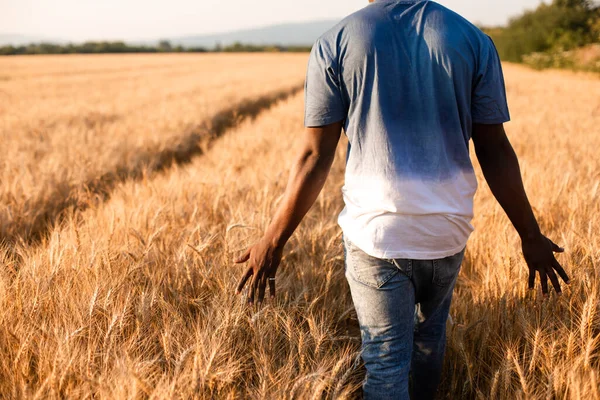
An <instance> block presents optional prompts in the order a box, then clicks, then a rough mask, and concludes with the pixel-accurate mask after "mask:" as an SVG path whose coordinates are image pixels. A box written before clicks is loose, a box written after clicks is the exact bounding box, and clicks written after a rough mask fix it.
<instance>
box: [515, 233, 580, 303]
mask: <svg viewBox="0 0 600 400" xmlns="http://www.w3.org/2000/svg"><path fill="white" fill-rule="evenodd" d="M521 247H522V249H523V256H524V257H525V262H526V263H527V266H528V267H529V289H533V288H534V287H535V274H536V272H537V273H538V274H539V275H540V282H541V284H542V293H543V294H544V296H547V295H548V278H550V282H552V286H554V289H555V290H556V293H558V294H561V293H562V290H561V288H560V282H559V280H558V277H557V276H556V274H557V273H558V276H560V277H561V279H562V280H563V281H564V282H565V283H566V284H569V282H570V280H569V276H568V275H567V273H566V272H565V270H564V269H563V267H562V266H561V265H560V264H559V263H558V261H557V260H556V258H555V257H554V253H562V252H564V251H565V250H564V249H563V248H562V247H560V246H558V245H557V244H556V243H554V242H553V241H552V240H550V239H548V238H547V237H546V236H544V235H542V234H539V236H536V237H534V238H532V239H523V241H522V243H521Z"/></svg>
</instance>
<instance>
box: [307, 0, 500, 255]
mask: <svg viewBox="0 0 600 400" xmlns="http://www.w3.org/2000/svg"><path fill="white" fill-rule="evenodd" d="M305 91H306V93H305V94H306V110H305V125H306V126H309V127H310V126H323V125H328V124H331V123H334V122H339V121H342V120H345V126H344V128H345V132H346V135H347V136H348V140H349V145H348V160H347V166H346V181H345V186H344V188H343V196H344V202H345V208H344V210H343V211H342V213H341V214H340V216H339V220H338V221H339V224H340V226H341V227H342V230H343V231H344V234H345V235H346V236H347V237H348V239H349V240H350V241H351V242H353V243H354V244H355V245H356V246H358V247H359V248H361V249H362V250H363V251H364V252H366V253H368V254H370V255H372V256H374V257H379V258H412V259H436V258H443V257H447V256H450V255H453V254H456V253H458V252H459V251H461V250H462V249H463V248H464V247H465V245H466V243H467V239H468V237H469V235H470V234H471V232H472V231H473V227H472V225H471V219H472V217H473V195H474V194H475V191H476V189H477V180H476V178H475V174H474V171H473V166H472V164H471V159H470V157H469V141H470V139H471V132H472V124H473V123H479V124H499V123H504V122H506V121H508V120H509V119H510V117H509V112H508V106H507V103H506V93H505V88H504V78H503V74H502V67H501V65H500V60H499V57H498V53H497V51H496V48H495V46H494V44H493V42H492V40H491V39H490V38H489V37H488V36H486V35H485V34H484V33H483V32H481V31H480V30H479V29H478V28H477V27H475V26H474V25H472V24H471V23H469V22H468V21H466V20H465V19H464V18H462V17H461V16H460V15H458V14H456V13H454V12H452V11H450V10H448V9H447V8H445V7H443V6H441V5H440V4H437V3H435V2H433V1H397V0H378V1H376V2H374V3H372V4H370V5H368V6H367V7H365V8H363V9H362V10H360V11H358V12H356V13H354V14H352V15H350V16H349V17H347V18H345V19H344V20H343V21H342V22H340V23H339V24H338V25H337V26H335V27H334V28H333V29H331V30H330V31H328V32H327V33H325V34H324V35H323V36H321V37H320V38H319V39H318V40H317V42H316V43H315V45H314V47H313V49H312V52H311V56H310V61H309V65H308V72H307V79H306V88H305Z"/></svg>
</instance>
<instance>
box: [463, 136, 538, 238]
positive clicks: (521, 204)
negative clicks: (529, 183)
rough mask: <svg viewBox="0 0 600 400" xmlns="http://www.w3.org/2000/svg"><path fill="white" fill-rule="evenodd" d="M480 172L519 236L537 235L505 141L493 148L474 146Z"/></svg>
mask: <svg viewBox="0 0 600 400" xmlns="http://www.w3.org/2000/svg"><path fill="white" fill-rule="evenodd" d="M475 150H476V153H477V158H478V160H479V164H480V165H481V169H482V171H483V175H484V176H485V179H486V181H487V183H488V185H489V187H490V189H491V191H492V193H493V195H494V197H495V198H496V200H498V203H500V206H501V207H502V208H503V209H504V211H505V212H506V215H507V216H508V218H509V219H510V221H511V222H512V224H513V225H514V227H515V229H516V230H517V232H518V233H519V236H521V238H522V239H528V238H533V237H536V236H539V235H540V228H539V226H538V223H537V221H536V219H535V215H534V214H533V211H532V209H531V205H530V204H529V200H528V199H527V194H526V193H525V188H524V186H523V180H522V177H521V169H520V168H519V161H518V159H517V156H516V154H515V151H514V149H513V148H512V146H511V144H510V142H509V141H508V140H501V141H499V143H497V144H496V146H494V147H493V148H490V147H485V146H479V147H478V146H477V145H476V146H475Z"/></svg>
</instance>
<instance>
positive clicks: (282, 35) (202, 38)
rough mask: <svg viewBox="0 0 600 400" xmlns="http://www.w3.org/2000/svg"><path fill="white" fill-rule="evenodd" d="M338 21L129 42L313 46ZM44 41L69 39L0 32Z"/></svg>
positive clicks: (7, 39) (16, 41)
mask: <svg viewBox="0 0 600 400" xmlns="http://www.w3.org/2000/svg"><path fill="white" fill-rule="evenodd" d="M338 22H339V21H338V20H327V21H313V22H301V23H288V24H279V25H271V26H266V27H261V28H255V29H244V30H240V31H233V32H225V33H216V34H211V35H198V36H182V37H175V38H156V40H144V41H136V40H132V41H126V42H127V43H128V44H133V45H150V46H156V45H157V44H158V42H159V39H166V40H168V41H169V42H170V43H171V44H172V45H174V46H184V47H204V48H207V49H213V48H214V47H215V46H216V45H217V44H220V45H222V46H229V45H232V44H234V43H236V42H240V43H243V44H252V45H281V46H310V45H312V44H313V43H314V42H315V40H317V38H318V37H319V36H321V35H322V34H323V33H325V32H326V31H327V30H329V29H330V28H332V27H333V26H334V25H335V24H336V23H338ZM41 42H45V43H55V44H66V43H67V42H68V41H66V40H61V39H55V38H48V37H42V36H33V35H18V34H0V46H5V45H13V46H23V45H27V44H31V43H41Z"/></svg>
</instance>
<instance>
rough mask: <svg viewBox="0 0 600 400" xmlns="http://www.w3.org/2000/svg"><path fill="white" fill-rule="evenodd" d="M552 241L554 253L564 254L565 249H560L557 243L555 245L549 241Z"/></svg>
mask: <svg viewBox="0 0 600 400" xmlns="http://www.w3.org/2000/svg"><path fill="white" fill-rule="evenodd" d="M548 240H549V241H550V245H552V251H553V252H555V253H564V251H565V249H564V248H562V247H560V246H559V245H557V244H556V243H554V242H553V241H552V240H550V239H548Z"/></svg>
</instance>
